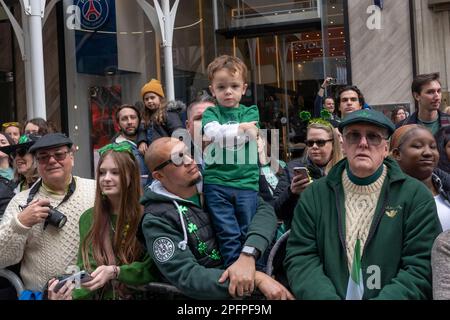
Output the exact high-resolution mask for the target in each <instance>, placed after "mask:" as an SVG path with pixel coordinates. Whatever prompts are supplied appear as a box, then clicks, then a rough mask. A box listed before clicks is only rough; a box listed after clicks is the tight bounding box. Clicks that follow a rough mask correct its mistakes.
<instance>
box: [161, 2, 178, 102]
mask: <svg viewBox="0 0 450 320" xmlns="http://www.w3.org/2000/svg"><path fill="white" fill-rule="evenodd" d="M162 9H163V13H164V18H163V21H164V30H163V31H162V32H164V34H165V37H164V38H165V41H163V44H162V45H163V47H164V65H165V67H164V74H165V76H166V95H167V99H168V100H175V84H174V79H173V56H172V37H173V22H172V17H171V15H170V1H169V0H162Z"/></svg>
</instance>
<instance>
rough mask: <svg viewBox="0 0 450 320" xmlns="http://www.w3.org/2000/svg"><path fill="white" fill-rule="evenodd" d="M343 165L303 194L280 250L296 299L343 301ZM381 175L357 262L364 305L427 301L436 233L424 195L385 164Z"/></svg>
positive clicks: (433, 215)
mask: <svg viewBox="0 0 450 320" xmlns="http://www.w3.org/2000/svg"><path fill="white" fill-rule="evenodd" d="M346 162H347V160H346V159H344V160H342V161H341V162H339V163H338V164H337V165H336V166H335V167H334V168H333V169H332V170H331V171H330V173H329V174H328V176H326V177H324V178H322V179H320V180H317V181H315V182H314V183H313V184H312V185H311V186H310V187H308V188H307V189H306V190H305V191H304V192H303V194H302V196H301V200H300V201H299V203H298V205H297V207H296V209H295V213H294V219H293V223H292V229H291V234H290V237H289V240H288V243H287V249H286V258H285V268H286V272H287V277H288V280H289V284H290V286H291V288H292V291H293V293H294V295H295V296H296V297H297V298H298V299H345V296H346V292H347V284H348V278H349V270H348V267H347V255H346V249H345V207H344V191H343V187H342V181H341V180H342V178H341V177H342V173H343V171H344V169H345V165H346ZM384 164H385V165H386V166H387V168H388V172H387V177H386V180H385V182H384V184H383V187H382V190H381V193H380V199H379V201H378V205H377V208H376V211H375V214H374V217H373V222H372V225H371V227H370V231H369V236H368V238H367V241H366V244H365V247H364V250H363V253H362V257H361V268H362V275H363V283H364V296H363V299H386V300H388V299H396V300H397V299H429V298H431V296H432V295H431V294H432V292H431V266H430V255H431V247H432V245H433V241H434V239H436V237H437V235H438V234H439V233H440V232H441V231H442V230H441V226H440V224H439V220H438V216H437V213H436V205H435V201H434V199H433V196H432V195H431V192H430V191H429V190H428V188H427V187H426V186H425V185H424V184H423V183H421V182H419V181H418V180H416V179H414V178H411V177H409V176H407V175H405V174H404V173H403V172H402V171H401V169H400V167H399V166H398V165H397V163H396V162H395V161H394V160H392V159H390V158H387V159H385V161H384Z"/></svg>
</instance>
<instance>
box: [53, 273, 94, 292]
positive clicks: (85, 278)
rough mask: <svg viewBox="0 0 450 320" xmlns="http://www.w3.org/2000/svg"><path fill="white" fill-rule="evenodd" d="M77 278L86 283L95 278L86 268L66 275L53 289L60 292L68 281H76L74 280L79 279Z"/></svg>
mask: <svg viewBox="0 0 450 320" xmlns="http://www.w3.org/2000/svg"><path fill="white" fill-rule="evenodd" d="M77 279H79V280H80V283H85V282H88V281H91V280H92V279H93V278H92V277H91V275H90V274H89V273H87V272H86V271H84V270H82V271H80V272H77V273H74V274H71V275H66V276H64V277H62V278H59V279H58V280H59V282H58V283H57V284H56V286H55V288H54V289H53V291H54V292H58V291H59V290H60V289H61V288H62V287H63V286H64V285H65V284H66V283H67V282H74V281H77Z"/></svg>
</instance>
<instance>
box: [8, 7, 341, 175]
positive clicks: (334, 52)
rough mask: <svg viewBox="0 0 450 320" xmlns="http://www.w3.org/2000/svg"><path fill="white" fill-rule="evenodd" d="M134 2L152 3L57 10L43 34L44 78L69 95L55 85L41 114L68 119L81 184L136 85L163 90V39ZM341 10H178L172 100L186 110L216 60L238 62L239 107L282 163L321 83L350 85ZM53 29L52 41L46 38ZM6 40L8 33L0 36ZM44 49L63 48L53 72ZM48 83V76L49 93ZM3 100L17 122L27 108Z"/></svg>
mask: <svg viewBox="0 0 450 320" xmlns="http://www.w3.org/2000/svg"><path fill="white" fill-rule="evenodd" d="M140 2H146V3H147V4H150V5H152V6H153V1H139V0H134V1H130V0H95V1H94V0H62V1H61V2H60V3H59V4H58V5H57V7H58V10H56V9H54V10H53V12H52V15H51V17H52V18H51V19H49V21H48V22H47V25H46V27H45V28H46V29H44V40H45V41H46V43H44V55H45V59H46V65H45V67H46V75H47V73H48V70H52V71H51V72H52V74H54V73H59V74H60V78H64V81H61V82H62V83H65V87H66V89H65V90H66V92H64V90H63V89H61V92H59V91H57V88H58V85H59V82H58V81H56V82H54V83H55V85H54V89H55V90H53V87H52V90H51V92H52V95H53V93H54V96H55V98H54V99H51V104H52V107H50V109H49V105H48V106H47V114H48V115H49V114H51V117H53V116H54V115H58V114H59V112H57V113H56V112H53V110H54V107H53V105H54V106H56V105H59V104H60V101H61V104H62V105H61V113H62V115H63V117H64V118H65V115H66V114H67V119H68V123H67V124H66V123H65V119H62V121H63V122H64V123H63V124H64V128H67V129H68V133H69V135H70V136H71V138H72V139H73V140H74V142H75V145H76V147H77V148H78V154H77V157H76V159H77V160H76V162H77V164H76V171H77V172H76V173H77V174H79V175H82V176H92V175H93V168H94V163H95V154H96V153H95V150H96V149H98V148H99V147H101V146H102V145H104V144H106V143H107V142H109V141H110V139H111V137H112V136H113V135H114V133H115V132H116V131H117V125H116V124H115V121H114V118H113V116H114V112H115V109H116V108H117V107H118V106H120V105H121V104H125V103H127V104H134V105H137V106H138V107H140V108H142V107H143V105H142V99H141V97H140V89H141V87H142V85H143V84H145V83H146V82H147V81H149V80H150V79H151V78H157V79H160V80H161V82H162V83H163V85H165V83H166V81H165V80H166V79H165V73H164V68H165V63H164V49H163V48H162V47H161V46H160V42H161V40H160V36H159V35H158V32H157V31H156V30H155V28H154V24H152V23H151V22H150V20H149V17H148V15H147V14H146V13H145V12H144V10H143V8H142V7H141V6H140V4H139V3H140ZM174 2H175V1H174V0H171V1H170V6H171V7H172V6H173V4H174ZM343 2H344V1H343V0H319V1H317V0H315V1H305V0H292V1H273V0H247V1H243V0H192V1H180V2H179V6H178V10H177V14H176V19H175V23H174V27H175V30H174V35H173V47H172V53H173V69H174V87H175V88H174V89H175V97H176V99H178V100H181V101H183V102H184V103H186V104H188V103H189V102H190V101H191V100H192V99H193V98H194V97H195V96H196V94H197V93H198V92H200V91H202V90H208V84H209V83H208V78H207V75H206V67H207V65H208V63H209V62H211V61H212V60H213V59H214V57H215V56H218V55H220V54H232V55H236V56H238V57H240V58H241V59H243V61H244V62H245V63H246V64H247V66H248V68H249V79H248V85H249V90H248V91H247V94H246V96H245V97H244V98H243V100H242V101H243V103H244V104H256V105H257V106H258V107H259V110H260V116H261V124H262V126H263V127H265V128H276V129H281V130H280V148H281V155H282V157H283V158H285V159H287V158H289V156H290V152H291V151H292V150H294V149H295V148H296V146H297V145H298V144H299V143H301V142H302V141H303V139H304V129H305V128H304V125H303V124H302V123H301V121H300V119H299V116H298V114H299V112H300V111H303V110H308V111H312V108H313V102H314V97H315V95H316V93H317V91H318V89H319V86H320V85H321V83H322V82H323V79H324V78H325V76H331V77H333V78H336V79H337V83H336V84H335V85H334V86H332V87H330V90H329V91H330V92H327V94H334V92H335V91H336V90H337V88H338V86H339V85H343V84H346V83H347V82H349V81H348V79H347V70H348V66H347V64H348V59H347V57H346V50H345V47H346V34H345V27H344V4H343ZM159 3H161V1H159ZM57 14H58V17H56V15H57ZM57 18H58V19H59V20H60V23H57ZM61 21H62V23H61ZM5 25H6V26H8V27H9V23H5ZM2 28H3V26H2ZM57 28H58V33H57V32H55V31H53V30H56V29H57ZM63 28H64V30H62V29H63ZM3 29H4V28H3ZM3 29H2V30H3ZM47 29H49V30H52V32H53V33H52V34H50V33H49V32H47V31H46V30H47ZM5 35H6V36H7V37H10V36H11V33H9V34H8V33H7V32H6V33H3V32H2V37H3V38H4V37H5ZM49 36H51V37H52V39H49ZM3 38H2V39H3ZM8 41H10V40H8ZM48 43H50V44H51V46H53V47H54V46H55V45H56V44H57V46H61V47H62V48H63V50H62V51H61V52H64V54H62V57H61V56H60V57H59V63H57V62H56V60H58V58H55V59H53V57H51V55H50V51H49V49H48V48H50V46H49V45H48ZM11 50H12V49H11ZM52 52H57V50H53V51H52ZM50 58H52V59H50ZM16 60H17V53H16ZM4 61H6V60H4ZM3 64H5V63H3ZM15 64H16V65H17V64H19V63H18V62H17V61H16V62H15ZM8 68H9V67H8ZM47 69H48V70H47ZM1 71H2V72H3V70H1ZM6 71H7V70H6ZM21 73H23V70H20V72H18V76H20V74H21ZM22 77H23V75H22ZM7 79H10V78H8V77H7V74H6V73H5V74H3V73H2V75H1V77H0V85H1V86H2V88H3V87H5V88H7V86H8V85H9V84H8V83H7V81H6V80H7ZM47 80H48V78H47V76H46V85H47V87H48V84H47V82H48V81H47ZM52 83H53V81H52ZM16 87H17V83H16ZM8 88H9V87H8ZM62 88H64V85H63V86H62ZM2 90H3V89H2ZM10 91H11V90H10ZM47 96H49V92H47ZM60 96H61V99H60ZM23 99H24V98H22V100H23ZM3 100H4V99H2V103H3ZM10 100H11V101H10V102H8V103H10V104H11V107H10V108H9V109H8V110H9V111H8V112H9V114H8V115H10V116H14V112H15V110H16V109H20V110H19V111H20V112H19V113H22V114H24V112H25V111H26V104H25V106H23V104H24V102H23V101H16V102H17V105H18V107H16V109H15V107H14V106H13V105H14V99H10ZM48 100H49V101H50V99H48ZM49 101H48V102H49ZM66 101H67V107H66V105H65V104H66ZM24 110H25V111H24ZM49 110H50V111H51V112H49ZM55 111H56V110H55ZM2 112H3V111H2ZM19 115H20V114H19ZM2 118H3V116H2ZM89 159H90V160H89ZM88 160H89V161H88Z"/></svg>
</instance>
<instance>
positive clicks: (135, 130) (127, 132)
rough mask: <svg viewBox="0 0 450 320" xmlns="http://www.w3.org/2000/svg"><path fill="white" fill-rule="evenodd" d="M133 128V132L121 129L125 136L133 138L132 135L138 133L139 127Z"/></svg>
mask: <svg viewBox="0 0 450 320" xmlns="http://www.w3.org/2000/svg"><path fill="white" fill-rule="evenodd" d="M133 129H134V130H133V132H129V131H127V130H125V129H123V128H121V130H120V131H122V134H123V135H124V136H126V137H131V138H132V137H134V136H136V133H137V128H133Z"/></svg>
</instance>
